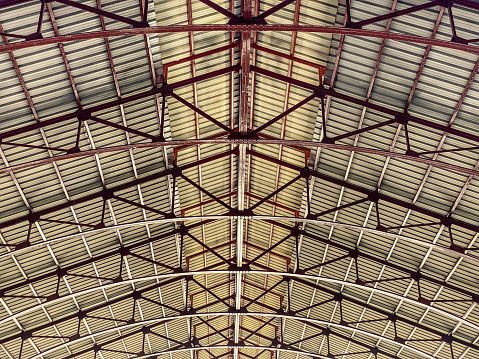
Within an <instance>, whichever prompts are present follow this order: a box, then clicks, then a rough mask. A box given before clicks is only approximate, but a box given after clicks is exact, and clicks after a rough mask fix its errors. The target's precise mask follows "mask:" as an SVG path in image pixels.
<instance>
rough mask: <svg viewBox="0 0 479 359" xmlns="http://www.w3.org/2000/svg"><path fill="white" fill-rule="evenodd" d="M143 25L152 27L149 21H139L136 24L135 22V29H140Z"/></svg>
mask: <svg viewBox="0 0 479 359" xmlns="http://www.w3.org/2000/svg"><path fill="white" fill-rule="evenodd" d="M142 27H150V25H149V24H148V21H138V22H136V23H135V24H133V28H134V29H140V28H142Z"/></svg>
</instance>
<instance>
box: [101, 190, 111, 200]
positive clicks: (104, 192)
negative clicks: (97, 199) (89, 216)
mask: <svg viewBox="0 0 479 359" xmlns="http://www.w3.org/2000/svg"><path fill="white" fill-rule="evenodd" d="M101 196H102V198H103V200H104V201H106V200H109V199H111V198H112V197H113V190H111V189H108V188H103V190H102V191H101Z"/></svg>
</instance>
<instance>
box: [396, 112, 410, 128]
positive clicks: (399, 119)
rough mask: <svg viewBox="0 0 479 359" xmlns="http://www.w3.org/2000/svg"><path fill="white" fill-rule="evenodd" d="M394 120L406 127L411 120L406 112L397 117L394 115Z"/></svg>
mask: <svg viewBox="0 0 479 359" xmlns="http://www.w3.org/2000/svg"><path fill="white" fill-rule="evenodd" d="M394 119H395V120H396V122H397V123H398V124H400V125H407V123H408V122H409V120H410V119H411V116H410V115H409V114H408V113H407V112H405V113H401V114H399V115H396V116H395V118H394Z"/></svg>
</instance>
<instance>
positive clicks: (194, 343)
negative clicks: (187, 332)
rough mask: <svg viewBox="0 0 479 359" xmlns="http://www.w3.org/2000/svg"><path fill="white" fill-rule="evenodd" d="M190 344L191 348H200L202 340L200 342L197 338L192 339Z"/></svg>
mask: <svg viewBox="0 0 479 359" xmlns="http://www.w3.org/2000/svg"><path fill="white" fill-rule="evenodd" d="M190 343H191V346H192V347H198V346H200V340H199V339H198V338H197V337H193V338H191V341H190Z"/></svg>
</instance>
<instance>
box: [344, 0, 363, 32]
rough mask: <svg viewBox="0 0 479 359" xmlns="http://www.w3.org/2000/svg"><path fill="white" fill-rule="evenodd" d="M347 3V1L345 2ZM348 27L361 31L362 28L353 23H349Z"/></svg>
mask: <svg viewBox="0 0 479 359" xmlns="http://www.w3.org/2000/svg"><path fill="white" fill-rule="evenodd" d="M346 1H347V0H346ZM349 27H350V28H351V29H362V28H363V27H362V26H361V24H358V23H355V22H350V23H349Z"/></svg>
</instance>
